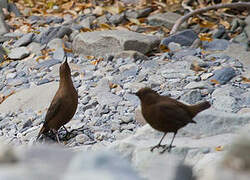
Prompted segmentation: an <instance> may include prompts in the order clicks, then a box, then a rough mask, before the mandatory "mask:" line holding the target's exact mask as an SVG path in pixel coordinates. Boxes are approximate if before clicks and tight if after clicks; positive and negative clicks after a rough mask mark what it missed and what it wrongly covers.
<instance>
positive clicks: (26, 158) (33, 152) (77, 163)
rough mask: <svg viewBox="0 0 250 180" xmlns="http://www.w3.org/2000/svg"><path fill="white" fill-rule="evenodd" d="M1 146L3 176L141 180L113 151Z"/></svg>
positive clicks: (3, 178) (0, 176)
mask: <svg viewBox="0 0 250 180" xmlns="http://www.w3.org/2000/svg"><path fill="white" fill-rule="evenodd" d="M0 147H1V148H0V179H1V180H10V179H11V180H32V179H36V180H44V179H53V180H69V179H74V180H80V179H87V180H96V179H102V180H112V179H121V180H127V179H130V180H141V178H140V177H139V176H138V175H137V173H136V172H135V171H134V170H133V169H132V167H131V165H130V164H129V162H128V161H127V160H126V159H123V158H121V157H120V155H119V154H117V153H114V152H106V151H100V152H86V151H83V150H81V151H78V152H74V151H72V150H70V149H66V148H62V147H59V146H55V145H53V146H52V145H36V146H34V145H33V146H31V147H30V148H27V147H15V148H14V147H7V146H6V145H4V144H1V146H0Z"/></svg>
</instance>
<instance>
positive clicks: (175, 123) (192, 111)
mask: <svg viewBox="0 0 250 180" xmlns="http://www.w3.org/2000/svg"><path fill="white" fill-rule="evenodd" d="M135 94H136V95H137V96H138V97H139V98H140V100H141V111H142V115H143V117H144V118H145V120H146V121H147V122H148V123H149V125H150V126H151V127H152V128H154V129H156V130H158V131H161V132H164V135H163V137H162V138H161V140H160V142H159V143H158V144H157V145H156V146H154V147H152V148H151V151H153V150H154V149H155V148H159V147H163V151H162V152H161V153H163V152H164V151H166V150H168V152H170V151H171V148H172V147H173V146H172V143H173V141H174V138H175V135H176V134H177V131H178V130H179V129H180V128H182V127H184V126H186V125H187V124H188V123H196V122H195V121H193V120H192V119H193V118H194V117H195V116H196V115H197V114H198V113H199V112H201V111H203V110H205V109H207V108H209V107H210V103H209V102H207V101H205V102H202V103H199V104H196V105H186V104H183V103H181V102H179V101H177V100H175V99H172V98H170V97H167V96H160V95H159V94H158V93H157V92H155V91H153V90H152V89H150V88H142V89H140V90H139V91H138V92H137V93H135ZM168 132H172V133H174V136H173V139H172V141H171V143H170V145H169V146H166V145H161V142H162V140H163V139H164V137H165V136H166V134H167V133H168Z"/></svg>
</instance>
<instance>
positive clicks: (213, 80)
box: [210, 79, 220, 84]
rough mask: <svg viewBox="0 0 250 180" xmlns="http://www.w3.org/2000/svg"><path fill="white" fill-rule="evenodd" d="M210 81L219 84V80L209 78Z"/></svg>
mask: <svg viewBox="0 0 250 180" xmlns="http://www.w3.org/2000/svg"><path fill="white" fill-rule="evenodd" d="M210 82H212V83H214V84H220V83H219V81H217V80H215V79H211V80H210Z"/></svg>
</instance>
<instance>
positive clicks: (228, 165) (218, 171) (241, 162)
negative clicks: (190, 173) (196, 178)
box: [200, 132, 250, 180]
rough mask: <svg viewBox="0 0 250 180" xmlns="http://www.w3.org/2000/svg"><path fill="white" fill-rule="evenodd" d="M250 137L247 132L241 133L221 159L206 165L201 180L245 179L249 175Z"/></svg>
mask: <svg viewBox="0 0 250 180" xmlns="http://www.w3.org/2000/svg"><path fill="white" fill-rule="evenodd" d="M249 151H250V137H249V134H248V133H247V132H244V133H242V134H241V136H240V137H238V138H237V139H236V140H235V141H234V142H233V144H232V145H231V146H230V148H229V150H228V151H227V152H226V154H225V155H224V157H223V158H222V160H220V161H218V163H216V164H213V165H209V166H207V167H206V171H205V172H204V174H203V176H202V177H201V178H200V179H201V180H210V179H214V180H219V179H228V180H234V179H237V180H238V179H239V180H247V179H249V176H250V173H249V172H250V158H249Z"/></svg>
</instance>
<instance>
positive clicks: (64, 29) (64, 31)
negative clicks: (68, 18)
mask: <svg viewBox="0 0 250 180" xmlns="http://www.w3.org/2000/svg"><path fill="white" fill-rule="evenodd" d="M71 33H72V29H71V28H70V27H67V26H61V28H60V29H59V30H58V32H57V33H56V36H55V38H63V37H64V36H65V35H67V36H68V37H69V36H70V34H71Z"/></svg>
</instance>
